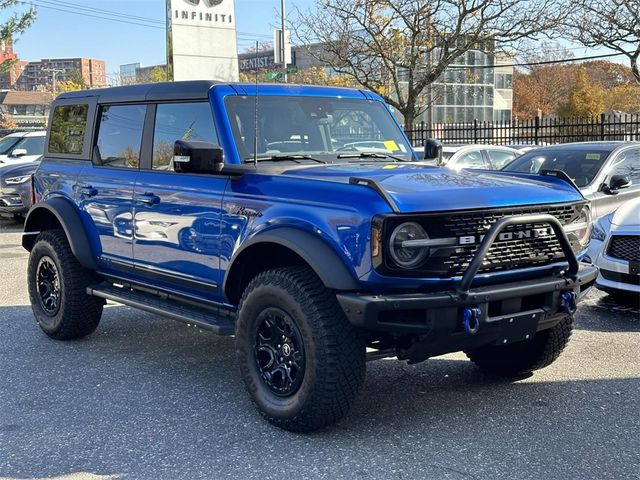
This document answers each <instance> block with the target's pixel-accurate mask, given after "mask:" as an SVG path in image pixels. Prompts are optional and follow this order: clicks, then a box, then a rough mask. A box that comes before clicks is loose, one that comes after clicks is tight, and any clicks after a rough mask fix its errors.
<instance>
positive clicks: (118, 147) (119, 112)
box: [96, 105, 147, 168]
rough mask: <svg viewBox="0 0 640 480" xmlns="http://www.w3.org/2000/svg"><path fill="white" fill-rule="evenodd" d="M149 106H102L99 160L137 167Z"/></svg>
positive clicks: (106, 164) (98, 149)
mask: <svg viewBox="0 0 640 480" xmlns="http://www.w3.org/2000/svg"><path fill="white" fill-rule="evenodd" d="M146 111H147V107H146V105H103V106H102V107H100V115H99V117H98V118H99V119H100V124H99V125H98V140H97V144H96V146H97V152H96V153H97V155H98V162H99V163H100V164H101V165H104V166H108V167H123V168H138V167H139V165H140V145H141V143H142V129H143V126H144V116H145V114H146Z"/></svg>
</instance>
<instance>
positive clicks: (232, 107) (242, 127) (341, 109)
mask: <svg viewBox="0 0 640 480" xmlns="http://www.w3.org/2000/svg"><path fill="white" fill-rule="evenodd" d="M226 107H227V112H228V115H229V120H230V122H231V128H232V130H233V136H234V140H235V144H236V147H237V148H238V154H239V155H240V158H241V159H242V160H247V159H249V158H253V145H254V134H255V125H256V124H257V127H258V128H257V130H258V133H257V136H256V137H257V148H258V157H272V156H274V157H278V156H292V155H313V156H314V157H319V156H320V157H323V160H327V161H335V160H336V159H338V158H339V157H340V156H344V157H347V156H348V157H351V155H344V154H359V153H380V154H386V155H393V156H395V157H400V158H401V159H403V160H412V159H413V154H412V149H411V148H410V147H409V145H408V144H407V143H406V140H405V138H404V136H403V135H402V133H401V131H400V129H399V128H398V126H397V124H396V123H395V122H394V121H393V118H392V117H391V113H390V112H389V111H388V110H387V109H386V107H385V106H384V104H382V103H381V102H378V101H375V100H364V99H363V100H350V99H344V98H318V97H301V96H297V97H264V96H260V97H258V105H257V122H256V97H235V96H234V97H227V99H226ZM341 154H343V155H341ZM380 157H382V158H385V157H383V156H382V155H380Z"/></svg>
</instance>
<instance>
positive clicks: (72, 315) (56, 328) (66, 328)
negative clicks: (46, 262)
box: [27, 230, 104, 340]
mask: <svg viewBox="0 0 640 480" xmlns="http://www.w3.org/2000/svg"><path fill="white" fill-rule="evenodd" d="M44 257H48V258H49V259H51V260H52V261H53V263H54V264H55V267H56V268H57V274H58V275H59V288H60V294H59V307H58V309H57V311H56V312H55V314H52V313H48V312H47V311H46V310H45V308H44V307H43V305H42V303H41V300H40V293H39V291H38V286H37V275H38V265H39V263H40V261H41V259H43V258H44ZM27 278H28V286H29V287H28V288H29V298H30V300H31V309H32V310H33V315H34V316H35V318H36V322H37V323H38V326H39V327H40V328H41V329H42V331H43V332H44V333H46V334H47V335H48V336H49V337H51V338H54V339H56V340H72V339H76V338H82V337H85V336H87V335H89V334H90V333H93V331H94V330H95V329H96V328H97V326H98V323H99V322H100V317H101V316H102V307H103V305H104V301H103V300H102V299H100V298H97V297H92V296H90V295H87V292H86V289H87V286H89V285H92V284H95V283H96V282H97V281H98V279H97V276H96V275H95V273H94V272H92V271H91V270H88V269H86V268H84V267H83V266H82V265H80V263H79V262H78V260H77V259H76V257H75V256H74V255H73V253H72V252H71V247H70V246H69V242H68V240H67V237H66V235H65V233H64V231H62V230H47V231H44V232H42V233H40V234H39V235H38V237H37V238H36V241H35V243H34V245H33V249H32V250H31V254H30V255H29V264H28V267H27Z"/></svg>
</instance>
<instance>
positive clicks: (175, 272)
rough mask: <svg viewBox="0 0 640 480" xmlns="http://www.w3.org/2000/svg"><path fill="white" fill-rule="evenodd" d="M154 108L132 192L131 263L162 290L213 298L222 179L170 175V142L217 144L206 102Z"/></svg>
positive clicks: (216, 287)
mask: <svg viewBox="0 0 640 480" xmlns="http://www.w3.org/2000/svg"><path fill="white" fill-rule="evenodd" d="M151 108H154V109H155V122H154V127H153V153H152V160H151V162H150V165H148V166H143V169H142V170H141V173H140V177H139V179H138V182H137V184H136V187H135V191H134V235H135V242H134V256H135V267H136V269H137V270H139V272H140V274H141V275H144V276H145V277H146V278H150V277H152V278H154V279H155V281H156V282H157V283H158V284H159V285H161V286H163V287H164V288H169V289H173V290H176V291H179V292H183V293H189V294H191V295H193V294H196V295H197V296H202V297H204V298H208V299H214V298H216V297H217V296H218V295H219V294H220V291H219V290H220V287H219V276H220V259H219V251H220V246H219V242H220V219H221V206H222V196H223V194H224V189H225V185H226V183H227V178H226V177H223V176H217V175H208V174H190V173H176V172H175V171H174V169H173V144H174V142H175V141H176V140H193V141H195V140H198V141H204V142H209V143H212V144H218V137H217V134H216V130H215V126H214V122H213V117H212V112H211V107H210V105H209V103H208V102H195V103H170V104H158V105H155V106H152V107H151Z"/></svg>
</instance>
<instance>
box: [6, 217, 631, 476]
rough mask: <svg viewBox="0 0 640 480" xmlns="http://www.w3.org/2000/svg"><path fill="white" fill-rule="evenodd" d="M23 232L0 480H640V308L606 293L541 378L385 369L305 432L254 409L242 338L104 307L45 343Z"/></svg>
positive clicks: (465, 366)
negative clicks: (96, 322)
mask: <svg viewBox="0 0 640 480" xmlns="http://www.w3.org/2000/svg"><path fill="white" fill-rule="evenodd" d="M19 231H20V230H19V227H18V226H17V225H15V224H13V223H12V222H9V221H5V220H0V479H1V480H5V479H41V478H47V479H49V478H55V479H58V480H59V479H65V480H71V479H73V480H81V479H93V480H95V479H100V480H103V479H109V480H111V479H127V480H130V479H135V480H138V479H153V480H160V479H170V480H173V479H218V478H220V479H226V478H233V479H235V478H237V479H254V478H255V479H277V480H294V479H310V478H323V479H373V478H380V479H455V480H458V479H562V480H567V479H591V478H593V479H633V478H640V350H639V348H638V346H639V345H640V312H639V311H638V309H637V308H636V307H634V306H624V305H618V304H616V303H614V302H613V300H612V299H610V297H609V296H608V295H606V294H603V293H601V292H598V291H595V290H594V291H592V292H591V293H590V295H589V296H588V298H587V299H586V301H585V303H584V304H582V307H581V309H580V311H579V313H578V315H577V325H576V330H575V331H574V336H573V337H572V340H571V342H570V344H569V346H568V348H567V349H566V351H565V352H564V354H563V355H562V356H561V357H560V359H559V360H558V361H557V362H556V363H554V364H553V365H552V366H550V367H548V368H546V369H544V370H541V371H539V372H537V373H535V374H533V375H532V376H529V377H527V378H522V379H519V380H517V381H510V382H508V381H505V380H501V379H498V378H495V377H492V376H490V375H487V374H483V373H482V372H480V371H479V370H478V369H477V368H475V367H474V366H473V364H471V363H470V362H469V361H467V360H466V357H464V355H461V354H454V355H446V356H443V357H438V358H435V359H432V360H429V361H427V362H424V363H421V364H418V365H413V366H410V365H406V364H405V363H402V362H399V361H397V360H380V361H377V362H372V363H369V364H368V365H367V378H366V383H365V386H364V390H363V392H362V395H361V396H360V398H359V400H358V401H357V403H356V404H355V406H354V408H353V409H352V411H351V413H350V414H349V416H348V417H347V418H346V419H345V420H344V421H343V422H341V423H340V424H339V425H337V426H335V427H332V428H329V429H325V430H323V431H320V432H317V433H314V434H310V435H299V434H292V433H288V432H285V431H282V430H279V429H277V428H274V427H272V426H270V425H269V424H267V423H265V422H264V421H263V420H262V419H261V417H260V416H259V414H258V413H257V412H256V411H255V410H254V408H253V406H252V405H251V403H250V401H249V399H248V396H247V395H246V394H245V391H244V388H243V385H242V383H241V381H240V379H239V376H238V374H237V371H236V365H235V361H234V355H233V339H232V338H226V337H224V338H221V337H217V336H215V335H213V334H211V333H208V332H203V331H201V330H199V329H197V328H194V327H189V326H186V325H184V324H181V323H176V322H172V321H170V320H165V319H162V318H159V317H156V316H153V315H149V314H146V313H141V312H139V311H135V310H132V309H130V308H127V307H122V306H117V305H108V306H107V308H106V309H105V312H104V315H103V320H102V322H101V324H100V326H99V327H98V330H97V331H96V332H95V333H94V334H93V335H91V336H89V337H87V338H86V339H83V340H78V341H71V342H57V341H54V340H50V339H48V338H47V337H46V336H45V335H44V334H42V333H41V332H40V330H39V329H38V328H37V326H36V324H35V321H34V319H33V316H32V314H31V309H30V307H29V301H28V296H27V292H26V286H25V271H26V261H27V252H26V251H24V250H22V248H21V247H20V246H19V243H20V235H19Z"/></svg>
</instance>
